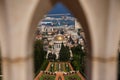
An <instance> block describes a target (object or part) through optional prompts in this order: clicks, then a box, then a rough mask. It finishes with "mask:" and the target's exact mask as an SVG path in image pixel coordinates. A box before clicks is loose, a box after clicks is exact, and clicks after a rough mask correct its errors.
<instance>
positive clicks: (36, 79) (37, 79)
mask: <svg viewBox="0 0 120 80" xmlns="http://www.w3.org/2000/svg"><path fill="white" fill-rule="evenodd" d="M42 74H43V72H40V73H39V74H38V75H37V76H36V77H35V79H34V80H39V78H40V77H41V76H42Z"/></svg>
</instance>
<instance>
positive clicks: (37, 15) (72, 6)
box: [27, 0, 92, 79]
mask: <svg viewBox="0 0 120 80" xmlns="http://www.w3.org/2000/svg"><path fill="white" fill-rule="evenodd" d="M57 2H59V0H51V1H50V2H49V1H48V2H44V0H43V1H42V0H41V1H39V3H38V4H37V7H36V9H35V11H34V13H33V16H32V19H31V20H32V21H31V24H30V27H29V30H28V31H29V32H28V38H27V39H29V40H28V41H29V42H28V44H29V43H33V37H31V35H32V34H33V32H34V30H35V27H36V26H37V24H38V22H39V21H40V20H41V19H42V18H43V16H44V14H45V13H47V12H48V11H49V10H50V9H51V8H52V7H53V6H54V5H55V4H56V3H57ZM60 2H61V3H62V4H63V5H65V6H66V7H67V8H68V9H69V10H70V11H71V12H72V14H73V15H74V16H75V17H76V18H77V20H78V22H80V24H81V25H82V27H83V29H84V31H85V36H86V40H87V46H88V52H89V54H87V55H88V61H87V63H88V65H89V67H87V68H86V69H88V70H86V71H87V75H88V76H89V79H90V77H91V69H92V68H91V61H90V59H91V53H92V41H91V34H90V30H89V28H90V27H89V24H88V21H87V16H86V14H85V11H84V10H83V7H82V5H81V4H80V2H79V0H76V1H70V2H69V1H67V0H66V1H65V0H61V1H60ZM44 3H45V4H44ZM47 3H48V5H50V7H49V8H48V7H46V6H47ZM42 4H44V5H42ZM43 8H45V9H44V10H43ZM76 9H77V10H76ZM42 10H43V12H41V11H42ZM30 50H32V48H30Z"/></svg>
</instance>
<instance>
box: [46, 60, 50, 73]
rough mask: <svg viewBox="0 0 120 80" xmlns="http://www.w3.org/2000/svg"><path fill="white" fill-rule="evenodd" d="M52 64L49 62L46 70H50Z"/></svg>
mask: <svg viewBox="0 0 120 80" xmlns="http://www.w3.org/2000/svg"><path fill="white" fill-rule="evenodd" d="M50 65H51V62H49V64H48V66H47V68H46V70H45V71H48V70H49V68H50Z"/></svg>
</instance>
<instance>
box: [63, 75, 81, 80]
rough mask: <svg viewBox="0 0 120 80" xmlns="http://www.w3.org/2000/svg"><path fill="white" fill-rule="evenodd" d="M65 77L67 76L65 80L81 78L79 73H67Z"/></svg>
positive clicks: (79, 79) (78, 79)
mask: <svg viewBox="0 0 120 80" xmlns="http://www.w3.org/2000/svg"><path fill="white" fill-rule="evenodd" d="M64 77H65V80H81V78H80V77H79V76H78V75H77V74H74V75H69V76H67V75H66V76H64Z"/></svg>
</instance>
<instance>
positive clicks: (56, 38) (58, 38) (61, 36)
mask: <svg viewBox="0 0 120 80" xmlns="http://www.w3.org/2000/svg"><path fill="white" fill-rule="evenodd" d="M54 40H55V41H63V40H65V38H64V36H63V35H57V36H55V38H54Z"/></svg>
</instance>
